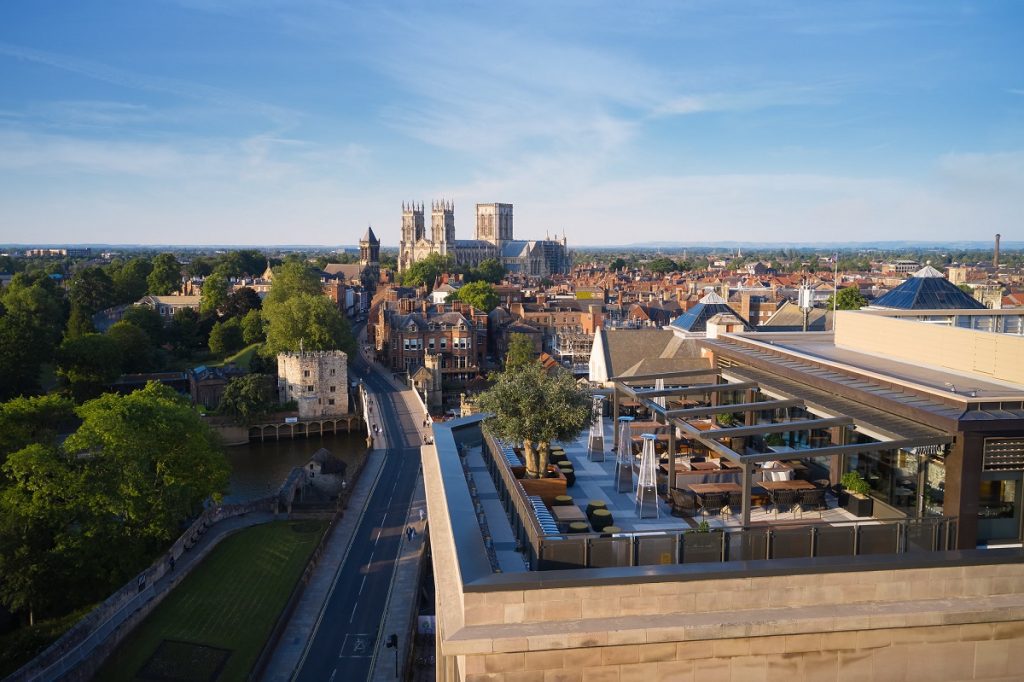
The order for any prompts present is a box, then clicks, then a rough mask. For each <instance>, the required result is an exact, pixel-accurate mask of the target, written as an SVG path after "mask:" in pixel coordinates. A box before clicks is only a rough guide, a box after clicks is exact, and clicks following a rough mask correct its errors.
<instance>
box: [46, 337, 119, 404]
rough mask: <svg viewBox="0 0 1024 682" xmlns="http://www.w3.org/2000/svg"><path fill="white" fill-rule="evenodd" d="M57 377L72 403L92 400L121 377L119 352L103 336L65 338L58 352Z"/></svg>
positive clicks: (114, 344) (110, 339)
mask: <svg viewBox="0 0 1024 682" xmlns="http://www.w3.org/2000/svg"><path fill="white" fill-rule="evenodd" d="M57 374H58V376H60V377H62V378H63V379H64V380H65V381H66V382H67V385H68V388H69V389H70V390H71V395H73V396H74V397H75V400H78V401H82V400H87V399H89V398H95V397H96V396H98V395H99V394H100V393H101V392H102V391H103V389H104V388H106V387H107V386H109V385H110V384H111V382H113V381H114V380H115V379H117V377H118V376H119V375H120V374H121V349H120V348H119V346H118V343H117V341H116V340H115V339H114V338H113V337H110V336H107V335H105V334H82V335H81V336H76V337H68V338H66V339H64V342H63V343H61V344H60V348H59V349H57Z"/></svg>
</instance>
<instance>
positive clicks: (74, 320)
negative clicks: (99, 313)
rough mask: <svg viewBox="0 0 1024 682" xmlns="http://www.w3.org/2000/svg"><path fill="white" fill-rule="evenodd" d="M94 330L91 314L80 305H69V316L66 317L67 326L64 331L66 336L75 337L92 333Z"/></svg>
mask: <svg viewBox="0 0 1024 682" xmlns="http://www.w3.org/2000/svg"><path fill="white" fill-rule="evenodd" d="M95 332H96V327H95V325H93V323H92V316H91V315H89V313H88V312H87V311H85V310H83V309H82V307H81V306H78V305H72V306H71V316H70V317H69V318H68V328H67V331H66V332H65V335H66V336H69V337H75V336H81V335H83V334H93V333H95Z"/></svg>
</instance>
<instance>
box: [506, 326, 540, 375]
mask: <svg viewBox="0 0 1024 682" xmlns="http://www.w3.org/2000/svg"><path fill="white" fill-rule="evenodd" d="M536 360H537V356H536V353H534V348H533V341H531V340H530V337H529V336H527V335H526V334H512V335H511V336H510V337H509V339H508V352H507V353H506V354H505V371H509V370H516V369H518V368H520V367H525V366H527V365H530V364H533V363H534V362H536Z"/></svg>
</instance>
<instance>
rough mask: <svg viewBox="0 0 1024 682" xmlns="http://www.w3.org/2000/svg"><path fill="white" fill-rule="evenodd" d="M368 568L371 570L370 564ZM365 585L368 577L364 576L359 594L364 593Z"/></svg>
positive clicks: (367, 565)
mask: <svg viewBox="0 0 1024 682" xmlns="http://www.w3.org/2000/svg"><path fill="white" fill-rule="evenodd" d="M366 567H367V568H369V567H370V564H366ZM365 585H366V576H365V575H364V576H363V582H361V583H359V594H362V593H363V586H365Z"/></svg>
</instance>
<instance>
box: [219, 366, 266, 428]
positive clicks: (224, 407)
mask: <svg viewBox="0 0 1024 682" xmlns="http://www.w3.org/2000/svg"><path fill="white" fill-rule="evenodd" d="M270 380H271V378H270V377H268V376H267V375H265V374H246V375H244V376H240V377H235V378H233V379H232V380H231V381H229V382H228V385H227V386H225V387H224V394H223V395H222V396H221V399H220V405H218V407H217V411H218V412H219V413H221V414H225V415H229V416H232V417H234V418H235V419H236V420H237V421H238V422H240V423H242V424H245V423H248V422H250V421H251V420H253V419H255V418H257V417H260V416H263V415H264V414H266V413H267V411H268V410H269V409H270V407H271V405H272V404H273V398H274V396H273V389H272V387H271V384H270Z"/></svg>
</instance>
